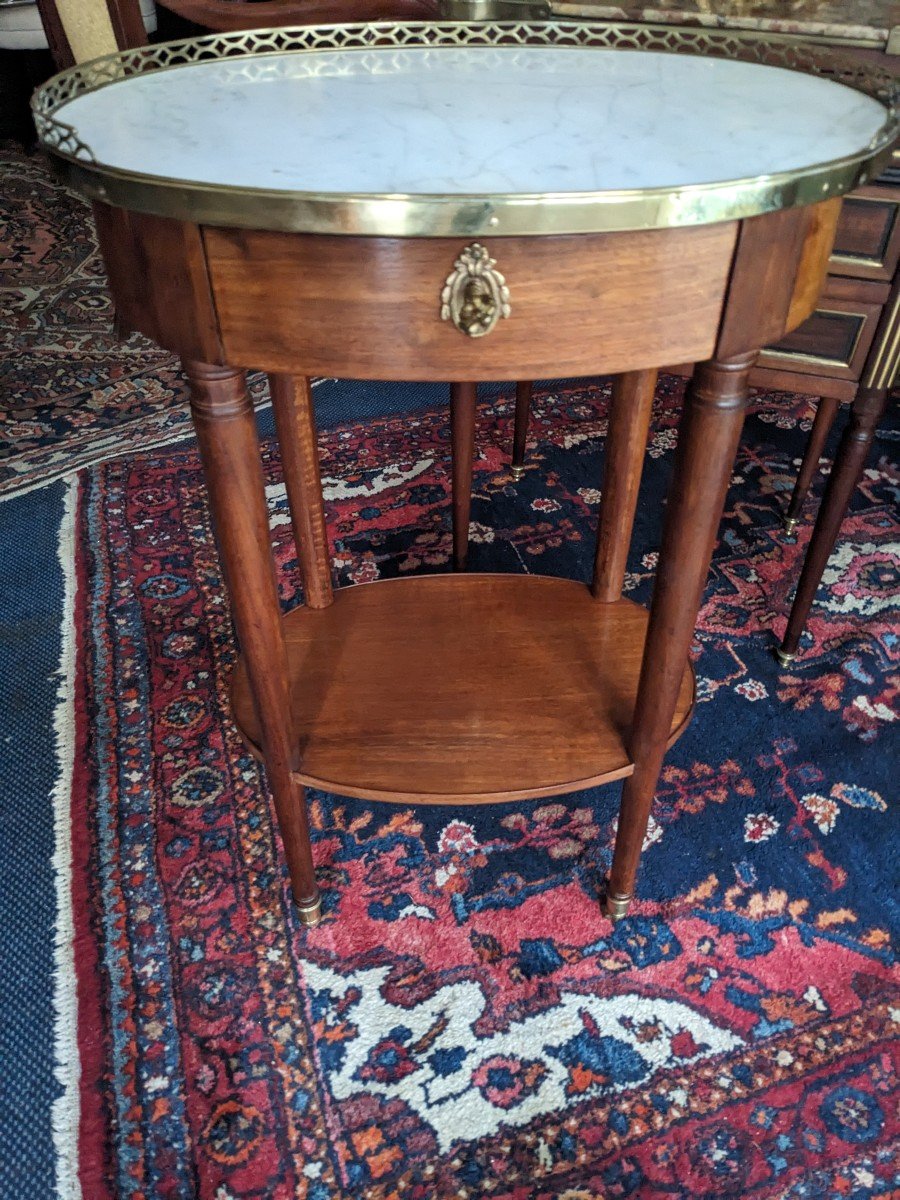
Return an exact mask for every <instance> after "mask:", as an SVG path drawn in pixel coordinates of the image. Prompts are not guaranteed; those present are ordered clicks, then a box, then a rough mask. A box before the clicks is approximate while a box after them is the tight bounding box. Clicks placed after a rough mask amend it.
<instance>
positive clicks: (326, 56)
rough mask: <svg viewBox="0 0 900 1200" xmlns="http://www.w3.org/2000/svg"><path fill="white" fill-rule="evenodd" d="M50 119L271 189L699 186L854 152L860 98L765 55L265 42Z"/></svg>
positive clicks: (871, 130)
mask: <svg viewBox="0 0 900 1200" xmlns="http://www.w3.org/2000/svg"><path fill="white" fill-rule="evenodd" d="M57 116H58V118H59V119H60V120H62V121H65V122H67V123H69V124H71V125H73V126H74V127H75V129H76V131H77V133H78V136H79V137H80V138H81V139H82V140H83V141H84V142H86V143H87V144H88V145H89V146H90V147H91V149H92V151H93V153H94V154H95V156H96V158H97V160H98V162H100V163H102V164H104V165H106V166H110V167H115V168H119V169H123V170H127V171H138V172H142V173H146V174H150V175H155V176H163V177H169V178H174V179H179V180H185V181H193V182H197V183H214V184H230V185H237V186H244V187H256V188H271V189H277V190H285V191H303V192H330V193H380V194H385V193H387V194H396V193H407V194H418V195H421V194H449V195H459V194H464V195H466V194H467V195H473V194H475V195H486V194H487V195H489V194H497V193H506V194H509V193H514V194H521V193H536V192H537V193H546V192H578V191H596V190H600V191H606V190H613V189H621V188H626V189H631V188H653V187H673V186H674V187H678V186H682V185H686V184H697V183H714V182H718V181H727V180H734V179H743V178H748V177H755V176H759V175H768V174H773V173H776V172H780V171H787V170H795V169H798V168H802V167H805V166H812V165H813V164H816V163H821V162H825V161H829V160H832V159H838V158H842V157H844V156H847V155H850V154H853V153H854V152H857V151H860V150H862V149H863V148H864V147H865V146H866V145H867V144H868V143H869V141H870V139H871V138H872V137H873V135H874V134H875V133H876V131H877V130H878V129H879V127H880V126H881V125H882V124H883V122H884V119H885V112H884V109H883V108H882V107H881V105H879V104H878V103H877V102H876V101H874V100H872V99H870V98H869V97H867V96H864V95H862V94H861V93H859V92H856V91H854V90H852V89H850V88H847V87H844V86H842V85H840V84H836V83H832V82H830V81H828V80H823V79H820V78H816V77H813V76H808V75H801V74H798V73H796V72H792V71H786V70H782V69H780V68H775V67H767V66H761V65H757V64H750V63H740V62H732V61H725V60H721V59H714V58H702V57H693V56H687V55H673V54H657V53H651V52H646V51H616V50H600V49H575V48H568V47H566V48H561V47H526V48H521V47H509V48H488V47H485V48H481V47H468V48H464V49H454V48H446V49H445V48H425V47H416V48H410V49H406V50H384V51H365V52H360V51H342V52H320V53H315V54H280V55H274V56H270V57H265V58H259V59H254V60H242V61H231V62H229V61H219V62H211V63H203V64H197V65H192V66H188V67H182V68H176V69H171V70H167V71H162V72H157V73H153V74H148V75H144V76H138V77H134V78H132V79H129V80H125V81H122V82H120V83H116V84H114V85H111V86H109V87H105V88H103V89H101V90H100V91H97V92H94V93H90V94H87V95H83V96H80V97H77V98H76V99H75V100H73V101H71V102H69V103H68V104H67V105H65V106H64V107H62V108H61V109H60V110H59V112H58V113H57Z"/></svg>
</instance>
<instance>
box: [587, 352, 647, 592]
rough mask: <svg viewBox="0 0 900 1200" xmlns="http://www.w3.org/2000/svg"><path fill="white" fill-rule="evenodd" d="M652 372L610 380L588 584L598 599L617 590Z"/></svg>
mask: <svg viewBox="0 0 900 1200" xmlns="http://www.w3.org/2000/svg"><path fill="white" fill-rule="evenodd" d="M656 374H657V373H656V371H631V372H629V373H628V374H627V375H617V376H616V378H615V379H614V380H613V389H612V400H611V401H610V407H609V432H608V434H607V438H606V456H605V465H604V468H603V494H602V499H601V501H600V526H599V529H598V531H597V551H596V554H595V557H594V582H593V584H592V590H593V593H594V596H595V597H596V599H597V600H600V601H602V602H603V603H604V604H609V603H610V602H611V601H613V600H618V599H619V597H620V596H621V595H622V584H623V582H624V580H625V566H626V564H627V561H628V548H629V547H630V545H631V530H632V526H633V525H634V514H635V510H636V508H637V499H638V490H639V488H640V486H641V474H642V472H643V466H644V455H645V454H646V452H647V437H648V434H649V431H650V414H651V412H652V410H653V393H654V391H655V389H656Z"/></svg>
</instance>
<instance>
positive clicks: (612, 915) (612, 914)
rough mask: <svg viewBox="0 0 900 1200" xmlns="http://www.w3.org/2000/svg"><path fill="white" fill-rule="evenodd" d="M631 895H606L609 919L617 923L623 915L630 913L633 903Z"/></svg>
mask: <svg viewBox="0 0 900 1200" xmlns="http://www.w3.org/2000/svg"><path fill="white" fill-rule="evenodd" d="M631 899H632V898H631V896H610V895H607V897H606V904H605V907H606V915H607V916H608V917H609V919H610V920H611V921H612V922H613V924H615V923H616V921H621V920H622V918H623V917H625V916H627V915H628V908H629V905H630V904H631Z"/></svg>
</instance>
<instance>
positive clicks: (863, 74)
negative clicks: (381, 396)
mask: <svg viewBox="0 0 900 1200" xmlns="http://www.w3.org/2000/svg"><path fill="white" fill-rule="evenodd" d="M519 45H528V46H555V47H560V48H565V47H571V48H576V49H581V48H591V47H598V48H601V49H643V50H653V51H659V52H667V53H684V52H686V51H687V52H690V51H694V52H696V53H702V54H711V55H716V56H718V57H724V58H732V59H737V60H740V61H745V62H757V63H761V64H764V65H770V66H778V67H784V68H787V69H793V70H800V71H805V72H807V73H810V74H814V75H820V76H824V77H826V78H829V79H832V80H834V81H835V82H838V83H843V84H845V85H847V86H849V87H852V88H855V89H856V90H858V91H862V92H864V93H865V94H867V95H869V96H871V97H873V98H875V99H877V100H878V101H879V102H880V103H881V104H882V105H883V106H884V108H885V122H884V124H883V126H882V127H881V129H880V130H879V132H878V134H877V135H876V136H875V138H873V140H872V142H871V143H870V144H869V145H868V146H866V147H862V148H860V150H859V151H858V152H857V153H856V154H854V155H851V156H849V157H846V158H843V159H837V160H833V161H831V162H825V163H817V164H812V165H810V166H808V167H804V168H803V169H800V170H797V171H792V172H782V173H781V174H778V175H768V176H761V177H755V178H747V179H738V180H729V181H727V182H724V183H714V184H695V185H691V186H687V187H677V188H649V189H639V190H633V191H627V190H620V191H600V192H571V193H556V194H554V193H534V194H531V195H528V194H498V195H455V196H452V195H451V196H448V195H402V194H394V195H374V194H370V195H366V194H359V195H348V194H344V193H312V192H288V191H274V190H267V189H261V188H243V187H233V186H225V185H215V184H204V183H200V182H191V181H187V180H179V179H169V178H165V177H162V176H154V175H147V174H141V173H139V172H130V171H120V170H116V169H114V168H110V167H107V166H104V165H103V164H102V163H99V162H97V161H95V158H94V156H93V154H92V152H91V149H90V147H89V146H86V145H85V144H84V143H83V142H81V141H80V140H79V139H78V136H77V132H76V131H75V130H74V129H73V128H72V127H71V126H70V125H67V124H65V123H64V122H63V121H61V120H60V119H58V118H57V117H56V116H55V114H56V112H57V111H58V110H59V109H60V108H61V107H62V106H63V105H65V104H67V103H68V102H69V101H70V100H72V99H74V98H75V97H77V96H80V95H83V94H85V93H88V92H93V91H97V90H99V89H101V88H104V87H108V86H111V85H112V84H114V83H117V82H120V81H122V80H124V79H127V78H129V77H131V76H133V75H136V74H143V73H147V72H155V71H160V70H174V69H177V68H180V67H186V66H189V65H190V64H191V63H196V62H204V61H210V60H219V59H229V60H232V61H235V63H236V65H240V66H241V69H242V70H250V69H251V67H253V68H255V69H258V70H261V71H264V70H265V66H266V64H265V59H266V58H268V57H269V56H271V55H274V54H283V53H287V52H292V53H298V54H303V53H306V54H311V53H313V52H315V51H321V50H353V51H357V52H377V53H378V54H379V55H383V54H384V52H385V51H386V50H390V49H403V48H407V47H416V46H427V47H429V48H440V47H458V46H466V47H479V48H483V49H485V50H490V49H497V48H504V47H510V46H519ZM248 60H249V61H248ZM310 69H311V70H314V64H312V65H311V68H310ZM898 106H900V82H898V80H897V79H895V78H894V76H893V75H892V74H891V73H890V72H888V71H885V70H883V69H881V68H878V67H876V66H874V65H872V64H870V63H863V62H859V61H857V60H855V59H851V58H847V57H843V56H841V55H840V54H838V53H835V52H834V51H833V50H831V49H829V48H823V47H821V46H819V45H809V44H805V43H796V42H791V41H787V40H778V39H777V38H776V37H772V38H761V37H759V36H758V35H756V36H754V35H747V34H735V33H732V32H730V31H723V30H712V29H704V28H689V27H675V26H670V25H641V24H620V23H603V24H594V23H591V22H587V21H577V20H575V21H568V22H561V21H542V22H527V21H500V22H496V23H479V22H466V21H443V22H442V21H432V22H428V21H420V22H413V23H366V24H356V25H330V26H319V27H310V26H301V27H299V28H295V29H269V30H250V31H244V32H238V33H225V34H211V35H208V36H206V37H201V38H191V39H186V40H182V41H178V42H164V43H161V44H159V45H156V46H148V47H142V48H140V49H137V50H129V51H124V52H122V53H119V54H113V55H107V56H106V57H104V58H99V59H94V60H93V61H92V62H89V63H83V64H81V65H79V66H77V67H72V68H70V69H69V70H67V71H63V72H62V73H61V74H59V75H56V76H54V78H53V79H51V80H50V81H49V82H48V83H46V84H45V85H44V86H43V87H42V88H39V89H38V91H37V92H36V93H35V95H34V98H33V100H32V108H33V111H34V117H35V124H36V126H37V129H38V134H39V137H40V139H41V142H42V143H43V145H44V146H45V147H46V148H47V149H48V150H50V151H51V152H52V154H53V156H54V161H55V165H56V169H57V171H58V173H60V174H61V175H62V176H63V178H65V179H66V180H67V182H69V183H70V184H71V185H72V186H74V187H75V188H76V189H77V190H79V191H80V192H82V193H83V194H84V195H86V196H88V197H90V198H91V199H94V200H100V201H104V202H106V203H108V204H113V205H116V206H120V207H123V208H128V209H132V210H135V211H138V212H145V213H149V214H152V215H156V216H167V217H174V218H176V219H179V220H187V221H193V222H198V223H202V224H208V225H219V226H238V227H241V226H244V227H250V228H256V229H271V230H279V231H283V232H297V233H329V234H350V235H356V236H375V237H470V236H479V235H480V236H486V235H488V234H490V235H491V236H493V237H497V236H501V235H505V236H512V235H529V234H563V233H600V232H617V231H619V232H621V231H625V230H638V229H660V228H668V227H671V226H680V225H703V224H711V223H714V222H718V221H731V220H740V219H743V218H745V217H751V216H758V215H760V214H762V213H766V212H772V211H775V210H780V209H783V208H792V207H797V206H803V205H807V204H813V203H815V202H817V201H820V200H825V199H829V198H831V197H833V196H838V195H842V194H843V193H845V192H847V191H850V190H851V189H852V188H854V187H856V186H858V185H859V184H861V183H864V182H866V181H867V180H868V179H870V178H871V177H872V176H873V175H874V174H875V172H877V171H879V170H880V169H881V166H882V165H883V164H884V163H886V162H887V161H888V159H889V158H890V157H891V153H892V150H893V146H894V143H895V141H896V139H897V136H898V132H900V117H898Z"/></svg>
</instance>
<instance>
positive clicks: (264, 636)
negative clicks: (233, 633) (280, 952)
mask: <svg viewBox="0 0 900 1200" xmlns="http://www.w3.org/2000/svg"><path fill="white" fill-rule="evenodd" d="M184 365H185V370H186V371H187V374H188V378H189V379H190V384H191V414H192V416H193V418H194V426H195V428H196V430H197V440H198V442H199V444H200V456H201V459H202V461H203V470H204V474H205V476H206V486H207V489H208V492H209V503H210V508H211V510H212V515H213V520H214V522H215V527H216V533H217V537H218V542H219V552H220V554H221V558H222V566H223V569H224V572H225V581H226V583H227V584H228V590H229V595H230V597H231V609H232V614H233V616H234V624H235V628H236V630H237V635H238V640H239V641H240V645H241V651H242V653H243V655H244V659H245V662H246V665H247V675H248V678H249V681H250V687H251V690H252V693H253V701H254V704H255V705H256V711H257V715H258V717H259V724H260V728H261V729H262V748H263V757H264V759H265V764H266V772H267V774H268V777H269V785H270V787H271V789H272V795H273V798H274V800H275V811H276V813H277V815H278V825H279V828H280V830H281V839H282V842H283V843H284V852H285V857H286V858H287V864H288V869H289V871H290V875H291V885H292V889H293V893H294V900H295V901H296V904H297V909H298V912H299V915H300V920H301V921H302V922H303V923H304V924H305V925H316V924H318V922H319V920H320V918H321V898H320V895H319V889H318V887H317V886H316V878H315V873H314V870H313V861H312V850H311V848H310V842H309V824H308V820H307V814H306V802H305V798H304V794H303V788H302V786H301V785H300V784H299V783H298V782H297V780H296V779H295V778H294V777H293V775H292V774H291V772H292V769H293V768H294V767H296V766H297V762H296V755H297V749H296V746H295V743H294V739H293V738H292V736H291V729H290V697H289V693H288V672H287V653H286V650H285V643H284V632H283V627H282V621H281V609H280V606H279V603H278V591H277V587H276V583H275V566H274V563H273V560H272V550H271V545H270V541H269V522H268V514H267V512H266V496H265V489H264V485H263V473H262V465H261V463H260V457H259V441H258V438H257V434H256V421H255V419H254V415H253V406H252V404H251V401H250V396H249V394H248V392H247V385H246V380H245V377H244V373H243V371H234V370H232V369H231V368H229V367H216V366H210V365H208V364H207V363H199V362H186V363H185V364H184Z"/></svg>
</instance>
